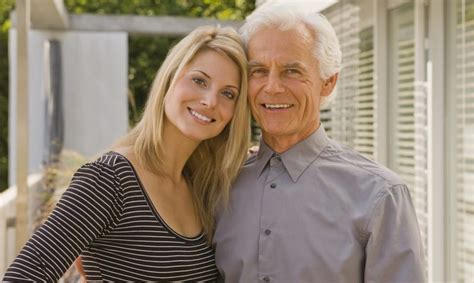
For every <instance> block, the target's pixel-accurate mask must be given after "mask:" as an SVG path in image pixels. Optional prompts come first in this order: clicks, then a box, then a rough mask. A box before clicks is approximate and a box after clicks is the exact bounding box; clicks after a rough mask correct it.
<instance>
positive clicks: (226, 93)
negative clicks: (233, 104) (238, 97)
mask: <svg viewBox="0 0 474 283" xmlns="http://www.w3.org/2000/svg"><path fill="white" fill-rule="evenodd" d="M222 95H223V96H225V97H226V98H228V99H231V100H233V99H234V98H235V94H234V93H233V92H232V91H230V90H225V91H223V92H222Z"/></svg>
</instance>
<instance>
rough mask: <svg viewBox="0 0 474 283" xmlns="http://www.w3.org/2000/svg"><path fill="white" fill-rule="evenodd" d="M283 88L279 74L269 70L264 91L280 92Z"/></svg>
mask: <svg viewBox="0 0 474 283" xmlns="http://www.w3.org/2000/svg"><path fill="white" fill-rule="evenodd" d="M283 90H284V87H283V84H282V81H281V77H280V74H279V73H278V72H275V71H271V72H270V73H269V74H268V77H267V81H266V84H265V92H266V93H268V94H276V93H282V92H283Z"/></svg>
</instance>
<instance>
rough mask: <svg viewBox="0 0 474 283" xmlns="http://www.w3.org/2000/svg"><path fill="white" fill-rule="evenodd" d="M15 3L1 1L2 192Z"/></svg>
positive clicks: (5, 184) (0, 188)
mask: <svg viewBox="0 0 474 283" xmlns="http://www.w3.org/2000/svg"><path fill="white" fill-rule="evenodd" d="M14 5H15V0H1V1H0V192H1V191H3V190H5V189H6V188H7V187H8V29H9V28H10V26H11V23H10V20H9V19H10V11H11V10H12V9H13V7H14Z"/></svg>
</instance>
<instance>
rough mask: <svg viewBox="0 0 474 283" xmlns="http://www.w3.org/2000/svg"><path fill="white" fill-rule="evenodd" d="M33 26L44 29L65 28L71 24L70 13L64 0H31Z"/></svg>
mask: <svg viewBox="0 0 474 283" xmlns="http://www.w3.org/2000/svg"><path fill="white" fill-rule="evenodd" d="M31 11H32V13H31V23H32V26H41V27H42V28H43V29H65V28H67V27H68V26H69V15H68V13H67V10H66V7H65V6H64V1H63V0H31Z"/></svg>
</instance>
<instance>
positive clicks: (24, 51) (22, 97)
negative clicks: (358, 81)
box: [15, 0, 30, 251]
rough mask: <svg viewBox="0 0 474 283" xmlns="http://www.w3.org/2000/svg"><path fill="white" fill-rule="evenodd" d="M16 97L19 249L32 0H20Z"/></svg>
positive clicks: (24, 221)
mask: <svg viewBox="0 0 474 283" xmlns="http://www.w3.org/2000/svg"><path fill="white" fill-rule="evenodd" d="M16 11H17V80H16V84H17V98H16V107H17V109H16V114H17V115H16V128H17V129H16V142H17V144H16V149H17V153H16V158H17V160H16V185H17V197H16V236H15V237H16V249H17V251H19V250H20V249H21V247H22V246H23V245H24V244H25V242H26V241H27V239H28V237H29V229H28V185H27V177H28V31H29V29H30V0H17V1H16Z"/></svg>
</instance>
